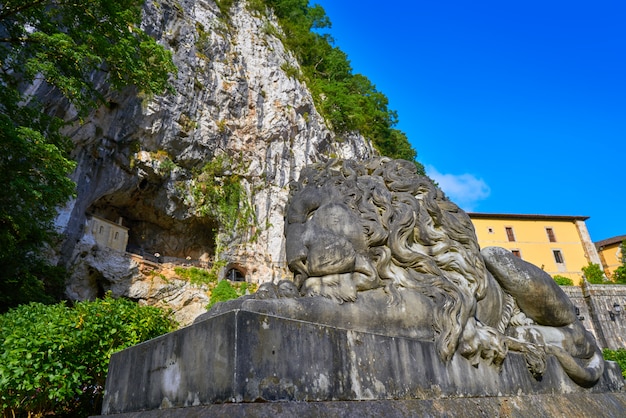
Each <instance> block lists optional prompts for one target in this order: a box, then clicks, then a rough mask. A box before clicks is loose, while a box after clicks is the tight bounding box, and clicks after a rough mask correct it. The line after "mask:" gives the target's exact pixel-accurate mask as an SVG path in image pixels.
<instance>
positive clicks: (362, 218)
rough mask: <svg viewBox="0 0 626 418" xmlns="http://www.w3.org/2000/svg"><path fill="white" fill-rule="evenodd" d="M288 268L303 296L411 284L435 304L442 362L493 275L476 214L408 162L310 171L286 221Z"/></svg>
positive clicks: (346, 295) (392, 295)
mask: <svg viewBox="0 0 626 418" xmlns="http://www.w3.org/2000/svg"><path fill="white" fill-rule="evenodd" d="M285 235H286V252H287V262H288V264H289V267H290V269H291V270H292V271H293V272H294V279H295V283H296V285H297V286H298V287H299V289H300V292H301V293H302V294H304V295H305V296H318V295H319V296H326V297H329V298H333V299H336V300H338V301H340V302H344V301H354V300H356V298H357V297H358V293H359V292H362V291H367V290H371V289H376V288H379V287H383V288H384V289H385V290H386V292H387V294H388V295H389V300H390V302H391V303H393V302H394V301H395V300H396V299H397V298H398V297H399V296H398V292H397V289H398V288H399V287H404V288H408V289H413V290H415V291H418V292H420V293H422V294H424V295H426V296H428V297H429V298H431V299H432V300H433V304H434V305H435V306H436V312H435V324H434V328H435V331H436V332H437V334H438V336H437V341H436V343H437V349H438V352H439V355H440V356H441V357H442V358H443V359H450V358H451V357H452V355H453V354H454V352H455V350H456V348H457V345H458V342H459V338H460V336H461V333H462V332H463V328H464V327H465V324H466V322H467V320H468V318H469V317H470V316H471V315H473V314H474V312H475V309H476V302H477V300H479V299H481V298H482V297H483V296H484V292H485V286H486V269H485V265H484V262H483V260H482V258H481V257H480V253H479V246H478V243H477V241H476V237H475V234H474V230H473V226H472V223H471V221H470V219H469V217H468V216H467V215H466V214H465V212H463V211H462V210H461V209H459V208H458V206H456V205H455V204H454V203H452V202H450V201H449V200H448V199H447V198H446V197H445V196H444V194H443V193H442V192H441V190H439V189H438V188H437V187H436V186H435V185H434V184H433V183H432V181H431V180H430V179H428V178H427V177H424V176H420V175H418V174H417V172H416V166H415V164H413V163H411V162H408V161H404V160H391V159H388V158H376V159H371V160H367V161H364V162H355V161H343V160H331V161H330V162H328V163H318V164H315V165H312V166H309V167H307V168H305V169H304V170H303V171H302V172H301V174H300V180H299V181H298V182H296V183H294V184H293V185H292V190H291V195H290V203H289V205H288V208H287V213H286V219H285Z"/></svg>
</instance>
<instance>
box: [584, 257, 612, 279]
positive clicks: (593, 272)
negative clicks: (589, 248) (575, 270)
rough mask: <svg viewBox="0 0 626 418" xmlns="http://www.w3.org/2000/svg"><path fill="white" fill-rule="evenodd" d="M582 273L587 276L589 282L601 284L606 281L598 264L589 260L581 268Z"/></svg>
mask: <svg viewBox="0 0 626 418" xmlns="http://www.w3.org/2000/svg"><path fill="white" fill-rule="evenodd" d="M582 271H583V274H584V275H585V277H586V278H587V281H588V282H589V283H591V284H603V283H606V280H605V277H604V271H602V268H601V267H600V265H598V264H595V263H592V262H591V261H590V262H589V264H587V265H586V266H585V267H583V268H582Z"/></svg>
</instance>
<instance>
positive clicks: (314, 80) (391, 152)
mask: <svg viewBox="0 0 626 418" xmlns="http://www.w3.org/2000/svg"><path fill="white" fill-rule="evenodd" d="M265 2H266V4H267V5H268V6H270V7H271V8H272V9H273V10H274V12H275V13H276V16H277V17H278V19H279V21H280V25H281V27H282V29H283V31H284V33H285V37H284V39H283V41H284V42H285V44H286V45H287V47H288V48H289V49H290V50H291V51H292V52H293V53H294V54H295V56H296V58H297V59H298V62H299V63H300V66H301V68H302V70H303V72H304V76H305V78H306V81H307V83H308V86H309V88H310V89H311V91H312V93H313V96H314V99H315V102H316V106H317V108H318V110H320V112H321V113H322V115H323V116H324V117H325V118H326V121H327V122H328V123H329V124H330V126H331V128H332V129H333V130H334V131H335V132H336V133H338V134H344V133H348V132H353V131H358V132H360V133H361V134H362V135H363V136H365V137H366V138H368V139H370V140H371V141H372V142H373V144H374V146H375V147H376V148H377V149H378V151H379V152H380V153H381V154H383V155H386V156H388V157H392V158H403V159H405V160H409V161H415V158H416V156H417V154H416V152H415V150H414V149H413V148H412V147H411V145H410V143H409V141H408V139H407V137H406V135H405V134H404V133H403V132H401V131H399V130H397V129H395V126H396V124H397V123H398V116H397V113H396V112H395V111H392V110H390V109H389V108H388V105H389V101H388V99H387V97H386V96H385V95H384V94H383V93H381V92H379V91H378V90H377V89H376V87H375V86H374V84H372V82H371V81H370V80H369V79H367V77H365V76H363V75H361V74H354V73H353V70H352V67H351V65H350V61H349V60H348V57H347V55H346V54H345V53H344V52H343V51H341V50H340V49H339V48H338V47H336V46H334V40H333V39H332V37H331V36H329V35H328V34H324V33H322V30H324V29H327V28H330V26H331V23H330V20H329V18H328V16H327V15H326V12H325V11H324V9H323V8H322V7H321V6H319V5H314V6H309V1H308V0H265ZM416 164H417V166H418V170H419V171H420V173H421V174H423V173H424V169H423V167H422V165H421V164H419V163H417V162H416Z"/></svg>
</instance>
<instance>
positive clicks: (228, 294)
mask: <svg viewBox="0 0 626 418" xmlns="http://www.w3.org/2000/svg"><path fill="white" fill-rule="evenodd" d="M238 297H239V295H238V294H237V291H236V290H235V288H234V287H233V286H232V285H231V284H230V282H229V281H228V280H221V281H220V282H219V283H218V284H217V286H216V287H215V289H213V291H212V292H211V302H210V303H209V304H208V305H207V309H210V308H211V306H213V305H215V304H216V303H217V302H225V301H227V300H231V299H237V298H238Z"/></svg>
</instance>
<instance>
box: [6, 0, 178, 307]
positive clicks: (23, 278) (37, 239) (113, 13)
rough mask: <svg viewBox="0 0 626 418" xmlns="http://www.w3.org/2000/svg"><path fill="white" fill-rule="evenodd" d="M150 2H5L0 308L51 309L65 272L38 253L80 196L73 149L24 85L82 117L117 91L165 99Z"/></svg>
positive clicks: (162, 59) (163, 58)
mask: <svg viewBox="0 0 626 418" xmlns="http://www.w3.org/2000/svg"><path fill="white" fill-rule="evenodd" d="M142 5H143V0H85V1H81V2H74V1H67V0H43V1H41V0H30V1H28V0H26V1H24V0H20V1H17V0H8V1H3V2H2V3H0V184H2V185H3V187H4V188H5V189H4V191H3V193H2V194H1V195H0V265H2V270H1V272H0V310H5V309H7V308H8V307H10V306H15V305H17V304H19V303H24V302H27V301H29V300H39V301H43V302H50V300H51V298H54V295H53V294H51V293H54V292H52V291H53V290H54V289H57V290H58V289H59V288H60V287H61V286H62V281H63V280H62V274H61V272H60V271H59V269H56V268H54V267H51V266H49V265H48V264H47V263H46V261H45V260H44V259H43V258H42V257H41V256H40V252H41V250H42V248H43V247H44V245H45V244H50V243H51V242H52V240H53V238H54V233H53V228H52V222H53V220H54V218H55V216H56V208H57V207H59V206H60V205H63V204H64V203H66V202H67V200H68V199H69V198H70V197H71V196H72V194H73V192H74V184H73V183H72V182H71V181H70V180H69V179H68V177H67V176H68V175H69V174H70V173H71V171H72V170H73V168H74V162H73V161H72V160H71V159H70V155H69V152H70V150H71V144H70V143H69V141H68V140H67V138H65V137H63V136H62V135H61V134H60V129H61V127H62V126H63V121H62V120H61V119H59V118H55V117H51V116H47V115H46V113H45V109H44V106H43V104H42V103H40V102H39V101H38V100H37V98H36V97H32V96H26V95H25V93H24V92H25V91H26V90H25V86H27V85H29V84H30V83H32V82H34V81H35V80H37V81H43V82H44V83H47V84H48V85H49V86H51V87H53V88H55V89H57V90H58V91H59V92H61V94H62V95H63V96H64V97H65V98H66V99H67V100H68V101H69V103H71V104H72V105H73V106H74V107H75V108H76V109H77V110H78V111H79V115H82V116H84V115H86V114H87V112H88V111H89V110H90V109H92V108H94V107H95V106H97V105H100V104H103V103H106V100H105V97H106V94H107V92H108V91H109V90H110V89H121V88H123V87H125V86H130V85H134V86H136V87H137V89H138V91H142V92H144V93H145V94H154V93H159V92H163V91H164V90H165V89H166V88H167V87H168V86H169V84H168V77H169V75H170V74H172V73H174V72H175V67H174V64H173V62H172V59H171V54H170V52H168V51H166V50H165V49H164V48H162V47H161V46H160V45H158V44H157V43H156V42H155V41H154V39H152V38H151V37H149V36H148V35H147V34H146V33H144V32H143V31H142V30H141V29H140V28H139V24H140V21H141V11H142Z"/></svg>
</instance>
